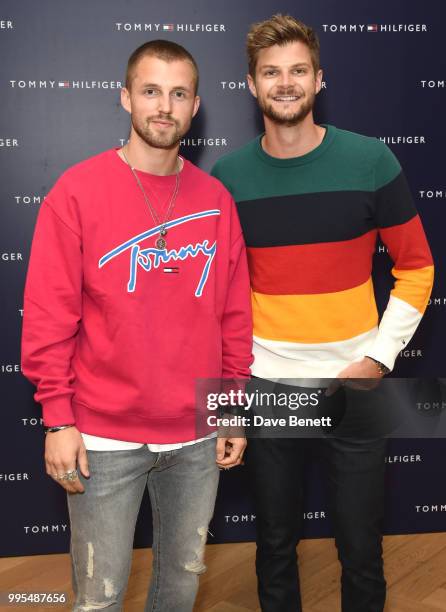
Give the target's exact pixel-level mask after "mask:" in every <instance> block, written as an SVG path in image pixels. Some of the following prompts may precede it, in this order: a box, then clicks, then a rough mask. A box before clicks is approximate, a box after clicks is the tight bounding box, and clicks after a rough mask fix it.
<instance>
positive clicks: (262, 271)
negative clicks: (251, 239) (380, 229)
mask: <svg viewBox="0 0 446 612" xmlns="http://www.w3.org/2000/svg"><path fill="white" fill-rule="evenodd" d="M376 234H377V231H376V230H371V231H370V232H367V234H364V235H363V236H360V237H359V238H353V239H352V240H343V241H339V242H321V243H318V244H301V245H292V246H280V247H262V248H257V247H256V248H253V247H250V248H248V261H249V269H250V273H251V284H252V288H253V290H254V291H256V292H258V293H265V294H269V295H304V294H312V293H331V292H335V291H344V290H346V289H351V288H352V287H356V286H358V285H361V284H362V283H365V282H366V281H367V279H368V278H369V277H370V274H371V269H372V256H373V253H374V250H375V242H376Z"/></svg>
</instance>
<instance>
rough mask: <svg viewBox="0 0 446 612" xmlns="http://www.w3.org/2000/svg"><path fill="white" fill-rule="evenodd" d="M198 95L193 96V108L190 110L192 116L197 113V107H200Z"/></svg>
mask: <svg viewBox="0 0 446 612" xmlns="http://www.w3.org/2000/svg"><path fill="white" fill-rule="evenodd" d="M200 102H201V99H200V96H195V100H194V110H193V111H192V117H195V115H196V114H197V113H198V109H199V108H200Z"/></svg>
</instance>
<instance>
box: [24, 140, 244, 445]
mask: <svg viewBox="0 0 446 612" xmlns="http://www.w3.org/2000/svg"><path fill="white" fill-rule="evenodd" d="M138 176H139V177H140V180H141V182H142V184H143V186H144V188H145V190H146V193H147V195H148V196H149V199H150V200H151V201H152V203H153V205H154V207H155V209H156V210H157V212H158V216H159V217H160V218H161V219H164V211H165V208H166V206H167V202H168V199H169V195H170V193H171V192H172V189H173V186H174V183H175V177H173V176H167V177H162V176H154V175H150V174H147V173H144V172H138ZM154 227H156V224H155V223H154V221H153V219H152V217H151V215H150V212H149V210H148V208H147V205H146V203H145V201H144V198H143V195H142V193H141V191H140V189H139V187H138V185H137V183H136V181H135V178H134V177H133V175H132V173H131V171H130V168H129V167H128V166H127V165H126V164H125V163H124V162H123V161H122V160H121V159H120V157H119V156H118V155H117V152H116V150H114V149H112V150H109V151H106V152H104V153H101V154H100V155H97V156H95V157H93V158H90V159H88V160H86V161H84V162H82V163H80V164H77V165H76V166H73V167H72V168H70V169H69V170H67V171H66V172H65V173H64V174H63V175H62V177H61V178H60V179H59V180H58V181H57V183H56V185H55V186H54V187H53V189H52V190H51V192H50V193H49V194H48V197H47V198H46V200H45V202H44V203H43V204H42V207H41V210H40V213H39V217H38V220H37V225H36V229H35V234H34V239H33V244H32V250H31V258H30V263H29V269H28V276H27V281H26V288H25V302H24V321H23V338H22V368H23V372H24V374H25V376H27V378H29V380H30V381H32V382H33V383H34V384H35V385H36V386H37V393H36V394H35V399H36V400H37V401H39V402H41V403H42V406H43V416H44V423H45V424H46V425H48V426H49V425H62V424H68V423H76V426H77V427H78V429H79V430H80V431H82V432H84V433H89V434H92V435H97V436H103V437H107V438H116V439H120V440H128V441H134V442H154V443H160V444H161V443H170V442H182V441H187V440H192V439H194V438H195V437H196V434H195V406H196V401H195V387H196V381H197V379H200V378H221V377H222V378H237V379H240V378H241V379H245V378H248V377H249V366H250V364H251V361H252V356H251V348H252V323H251V306H250V288H249V277H248V269H247V263H246V254H245V246H244V242H243V238H242V233H241V229H240V225H239V221H238V217H237V213H236V210H235V206H234V203H233V201H232V199H231V196H230V195H229V193H228V192H227V191H226V190H225V188H224V187H223V186H222V185H221V183H219V182H218V181H217V180H216V179H214V178H212V177H210V176H208V175H207V174H205V173H204V172H203V171H201V170H200V169H198V168H197V167H196V166H194V165H193V164H192V163H190V162H188V161H186V160H185V162H184V167H183V170H182V172H181V183H180V189H179V193H178V197H177V200H176V203H175V207H174V209H173V213H172V215H171V216H170V221H169V223H168V225H167V228H168V233H167V236H166V241H167V246H166V248H165V249H158V248H157V247H156V245H155V241H156V239H157V238H158V237H159V232H158V231H156V229H155V230H154Z"/></svg>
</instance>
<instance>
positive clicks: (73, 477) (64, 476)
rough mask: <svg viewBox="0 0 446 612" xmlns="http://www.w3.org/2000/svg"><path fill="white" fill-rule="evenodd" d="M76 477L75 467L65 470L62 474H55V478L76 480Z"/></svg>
mask: <svg viewBox="0 0 446 612" xmlns="http://www.w3.org/2000/svg"><path fill="white" fill-rule="evenodd" d="M77 477H78V474H77V470H76V469H74V470H70V471H69V472H65V473H64V474H57V475H56V479H57V480H69V481H72V480H76V478H77Z"/></svg>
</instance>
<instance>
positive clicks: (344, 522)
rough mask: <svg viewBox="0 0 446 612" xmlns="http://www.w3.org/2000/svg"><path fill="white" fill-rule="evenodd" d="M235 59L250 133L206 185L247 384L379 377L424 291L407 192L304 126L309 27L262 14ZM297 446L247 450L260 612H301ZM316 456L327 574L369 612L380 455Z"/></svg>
mask: <svg viewBox="0 0 446 612" xmlns="http://www.w3.org/2000/svg"><path fill="white" fill-rule="evenodd" d="M247 50H248V60H249V75H248V82H249V87H250V90H251V93H252V94H253V95H254V96H255V98H257V101H258V104H259V106H260V109H261V111H262V113H263V117H264V122H265V133H264V134H262V135H260V136H259V137H257V138H256V139H255V140H253V141H252V142H249V143H248V144H247V145H246V146H244V147H242V148H241V149H239V150H238V151H235V152H233V153H231V154H229V155H227V156H225V157H223V158H222V159H220V160H219V161H218V162H217V164H216V165H215V167H214V169H213V174H214V176H216V177H217V178H219V179H220V180H221V181H222V182H223V183H224V184H225V186H226V187H227V188H228V189H229V190H230V191H231V193H232V195H233V197H234V199H235V201H236V203H237V208H238V212H239V216H240V220H241V224H242V228H243V232H244V235H245V240H246V244H247V247H248V258H249V266H250V275H251V286H252V306H253V314H254V355H255V362H254V365H253V368H252V371H253V374H254V375H255V376H256V377H259V378H261V379H273V380H274V379H280V378H286V379H294V380H295V381H298V380H302V379H306V380H307V381H308V379H314V378H319V379H320V378H329V377H333V378H343V379H348V378H356V379H357V378H361V379H362V378H367V379H375V378H376V379H379V378H381V377H382V376H383V375H384V374H386V373H387V372H389V371H390V370H392V368H393V366H394V362H395V359H396V356H397V355H398V353H399V352H400V351H401V350H402V349H403V348H405V347H406V345H407V343H408V342H409V341H410V339H411V337H412V335H413V333H414V332H415V330H416V328H417V326H418V324H419V322H420V320H421V317H422V316H423V312H424V310H425V308H426V305H427V302H428V299H429V295H430V291H431V287H432V280H433V263H432V257H431V253H430V250H429V246H428V244H427V241H426V237H425V234H424V231H423V228H422V225H421V222H420V219H419V216H418V214H417V212H416V210H415V207H414V204H413V201H412V198H411V195H410V191H409V188H408V185H407V182H406V179H405V177H404V175H403V173H402V171H401V167H400V165H399V163H398V161H397V159H396V158H395V157H394V155H393V154H392V152H391V151H390V150H389V149H388V147H387V146H386V145H384V144H383V143H382V142H380V141H379V140H377V139H374V138H368V137H364V136H361V135H358V134H354V133H352V132H347V131H344V130H340V129H337V128H335V127H334V126H332V125H316V124H315V123H314V119H313V112H312V108H313V104H314V99H315V96H316V94H317V93H318V92H319V91H320V88H321V83H322V72H321V70H320V67H319V43H318V40H317V37H316V35H315V33H314V32H313V30H312V29H311V28H309V27H307V26H306V25H305V24H303V23H302V22H299V21H297V20H295V19H294V18H292V17H289V16H283V15H275V16H274V17H272V18H271V19H270V20H267V21H265V22H262V23H260V24H255V25H254V26H252V28H251V30H250V32H249V34H248V43H247ZM378 236H379V237H380V238H381V240H382V241H383V242H384V244H385V245H386V246H387V248H388V251H389V254H390V256H391V258H392V260H393V262H394V267H393V269H392V274H393V276H394V279H395V282H394V287H393V290H392V291H391V295H390V298H389V301H388V304H387V308H386V309H385V312H384V314H383V316H382V318H381V320H380V321H379V320H378V312H377V308H376V303H375V297H374V290H373V284H372V278H371V271H372V257H373V253H374V251H375V243H376V240H377V237H378ZM297 384H299V383H297ZM307 443H308V441H303V440H299V439H283V438H281V439H278V438H275V439H274V438H260V439H252V440H251V441H250V443H249V452H248V459H247V462H248V469H249V470H250V474H251V476H252V482H253V483H254V492H255V504H256V515H257V529H258V535H257V560H256V564H257V575H258V580H259V597H260V602H261V606H262V610H263V611H264V612H291V611H293V612H295V611H300V610H301V603H300V591H299V580H298V577H297V575H296V544H297V542H298V541H299V538H300V535H301V517H302V515H303V495H302V468H303V464H304V456H305V454H306V452H307ZM321 443H322V444H321V445H322V446H323V450H324V457H325V458H326V459H327V463H326V467H327V474H328V486H329V493H330V496H329V500H330V515H331V519H332V522H333V525H334V529H335V537H336V545H337V547H338V552H339V559H340V561H341V564H342V610H343V612H382V610H383V608H384V601H385V591H386V583H385V579H384V574H383V563H382V535H381V526H380V523H381V519H382V516H383V513H384V509H383V498H384V494H383V491H384V456H385V447H386V445H385V441H384V440H382V439H379V438H377V437H376V436H375V437H374V439H370V438H365V439H364V437H361V439H359V438H358V439H355V438H348V439H341V438H339V437H338V438H336V436H333V437H327V438H326V439H324V440H322V441H321Z"/></svg>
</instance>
